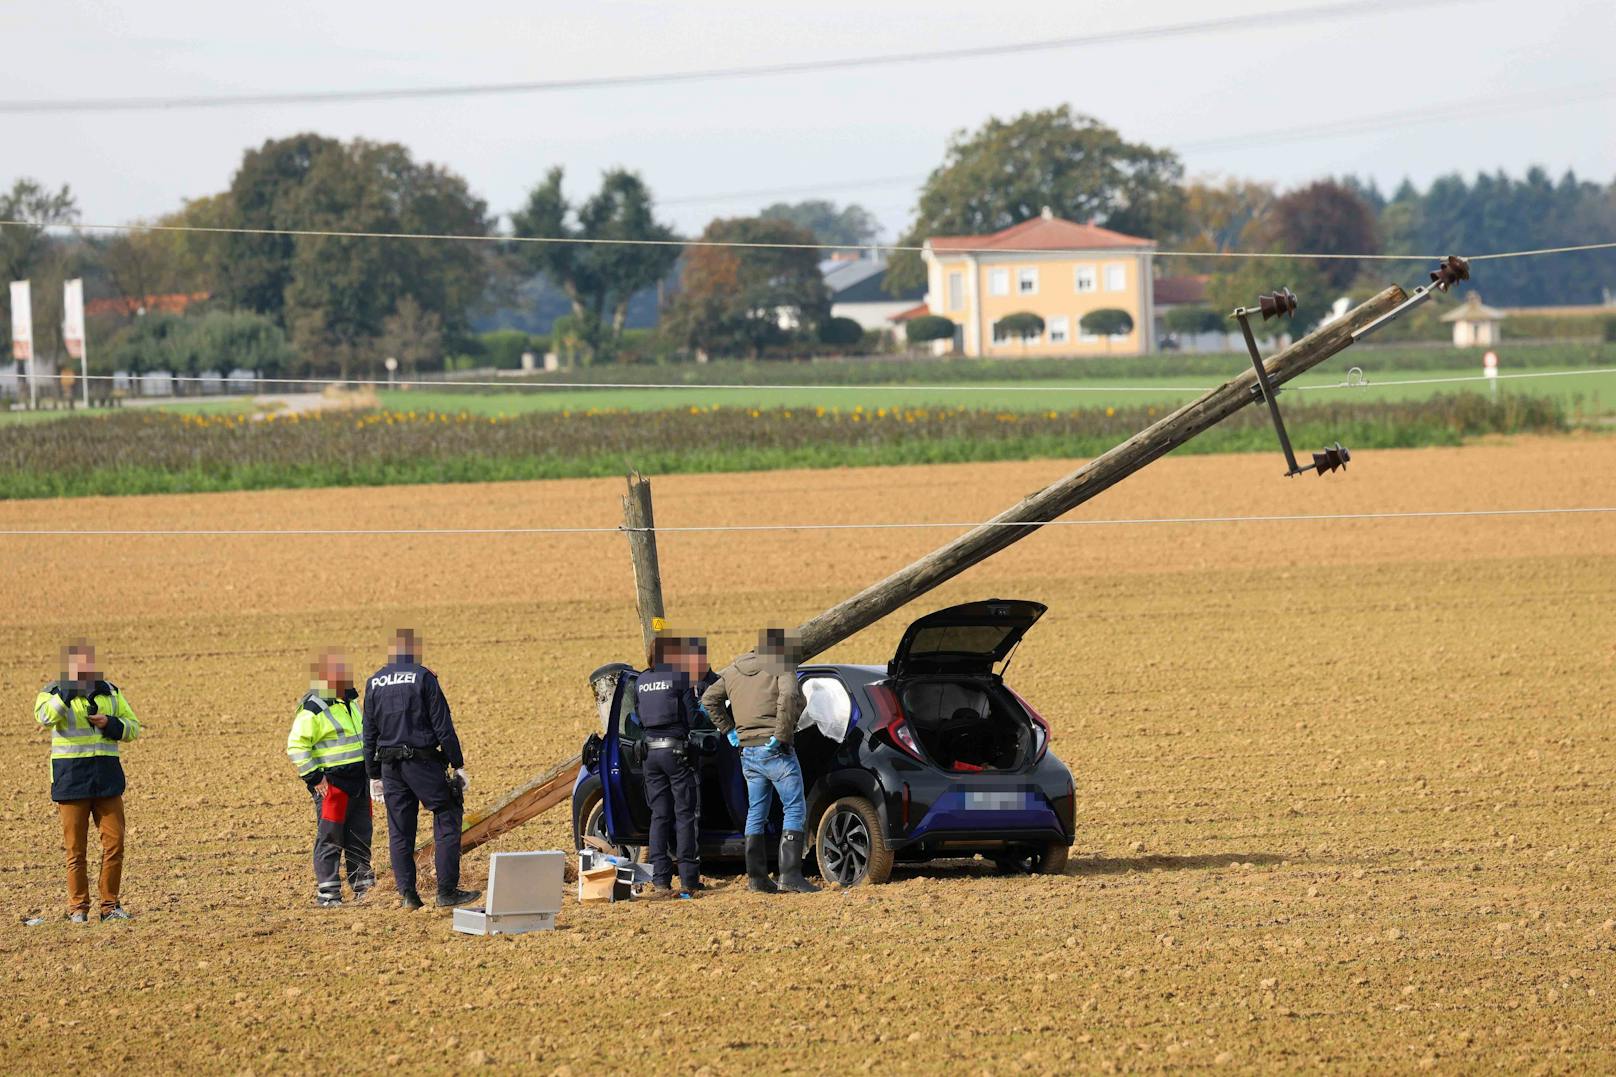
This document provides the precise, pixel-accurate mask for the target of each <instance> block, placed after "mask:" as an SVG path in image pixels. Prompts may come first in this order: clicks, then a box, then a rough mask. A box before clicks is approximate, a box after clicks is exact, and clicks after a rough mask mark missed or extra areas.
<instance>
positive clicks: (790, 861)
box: [780, 830, 819, 894]
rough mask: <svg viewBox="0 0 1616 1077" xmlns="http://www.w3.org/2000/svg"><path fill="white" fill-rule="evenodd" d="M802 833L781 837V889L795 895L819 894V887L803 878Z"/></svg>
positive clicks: (791, 832)
mask: <svg viewBox="0 0 1616 1077" xmlns="http://www.w3.org/2000/svg"><path fill="white" fill-rule="evenodd" d="M802 842H803V837H802V831H800V830H787V831H786V832H785V833H783V834H781V835H780V889H781V890H786V891H789V892H791V893H793V894H817V893H819V887H817V886H815V885H814V884H813V883H811V882H809V881H808V880H807V879H804V878H803V877H802Z"/></svg>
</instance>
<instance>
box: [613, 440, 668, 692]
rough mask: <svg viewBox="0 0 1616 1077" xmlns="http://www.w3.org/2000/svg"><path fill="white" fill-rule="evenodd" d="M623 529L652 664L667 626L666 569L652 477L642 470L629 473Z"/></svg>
mask: <svg viewBox="0 0 1616 1077" xmlns="http://www.w3.org/2000/svg"><path fill="white" fill-rule="evenodd" d="M623 530H624V531H625V532H627V534H628V554H629V559H630V560H631V561H633V563H634V606H635V609H637V610H638V611H639V614H640V635H641V637H642V638H643V642H644V646H645V660H646V665H647V666H649V665H650V664H651V644H652V643H653V642H654V641H655V640H656V635H657V633H658V632H660V631H662V629H663V628H664V627H665V623H666V622H665V618H666V617H667V612H666V611H665V610H664V608H663V606H662V568H661V566H660V565H658V563H657V544H656V518H655V516H654V514H653V513H652V511H651V480H650V479H647V478H646V477H645V476H644V475H641V474H640V473H639V472H638V471H630V472H629V474H628V493H627V494H625V495H623Z"/></svg>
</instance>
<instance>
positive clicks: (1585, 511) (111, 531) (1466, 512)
mask: <svg viewBox="0 0 1616 1077" xmlns="http://www.w3.org/2000/svg"><path fill="white" fill-rule="evenodd" d="M1613 512H1616V505H1609V506H1590V507H1554V508H1526V509H1451V510H1441V509H1438V510H1429V511H1420V512H1334V513H1309V514H1301V515H1264V516H1152V517H1120V518H1116V519H1102V520H1047V521H1044V522H1041V523H1040V522H1033V521H1027V522H1023V521H1014V522H1009V521H1006V522H1001V521H998V520H984V521H978V522H943V521H935V522H934V521H888V522H870V523H851V524H848V523H818V524H816V523H804V524H713V525H705V526H704V525H692V526H670V527H662V526H658V527H655V528H629V527H624V526H622V525H619V526H617V527H406V528H312V527H293V528H194V529H192V528H38V529H28V528H12V529H4V530H0V537H6V538H23V537H29V536H42V537H60V538H66V537H76V538H96V537H100V538H185V537H210V538H255V537H280V536H289V537H328V536H412V535H421V536H445V535H447V536H456V535H615V534H621V533H626V532H628V531H631V530H639V531H655V532H656V534H658V535H691V534H730V533H758V532H802V531H915V530H939V529H941V530H950V531H969V530H972V529H974V528H978V527H1013V528H1022V529H1028V528H1040V527H1137V526H1160V525H1170V524H1251V523H1333V522H1342V521H1351V520H1435V519H1468V518H1484V517H1508V516H1566V515H1589V514H1601V513H1613Z"/></svg>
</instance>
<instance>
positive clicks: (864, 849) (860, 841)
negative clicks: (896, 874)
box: [814, 797, 893, 889]
mask: <svg viewBox="0 0 1616 1077" xmlns="http://www.w3.org/2000/svg"><path fill="white" fill-rule="evenodd" d="M814 853H815V856H816V858H817V859H818V861H819V875H820V878H822V879H824V880H825V881H826V882H828V883H830V884H831V885H832V886H835V887H837V888H839V889H845V888H846V887H849V886H858V885H860V884H863V883H869V884H872V885H880V884H881V883H884V882H886V881H887V880H888V879H891V878H892V859H893V858H892V850H891V849H889V848H887V843H886V837H885V835H884V834H883V833H882V832H881V816H880V814H879V813H877V812H876V810H875V805H874V804H871V803H870V802H869V801H868V800H865V799H864V798H863V797H842V798H841V799H840V800H837V801H834V802H833V803H832V804H831V805H830V806H829V807H828V808H826V809H825V812H824V814H823V815H821V816H820V817H819V826H818V828H817V829H816V831H815V834H814Z"/></svg>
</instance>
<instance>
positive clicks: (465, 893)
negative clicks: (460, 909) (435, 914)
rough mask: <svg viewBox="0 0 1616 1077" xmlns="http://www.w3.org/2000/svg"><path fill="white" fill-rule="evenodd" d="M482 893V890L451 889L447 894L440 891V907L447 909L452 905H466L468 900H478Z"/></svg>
mask: <svg viewBox="0 0 1616 1077" xmlns="http://www.w3.org/2000/svg"><path fill="white" fill-rule="evenodd" d="M481 894H482V891H481V890H451V891H449V892H448V893H447V894H442V893H440V894H439V895H438V908H440V909H447V908H448V907H449V906H451V905H464V904H466V903H467V902H468V901H476V900H477V898H478V897H479V896H480V895H481Z"/></svg>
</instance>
